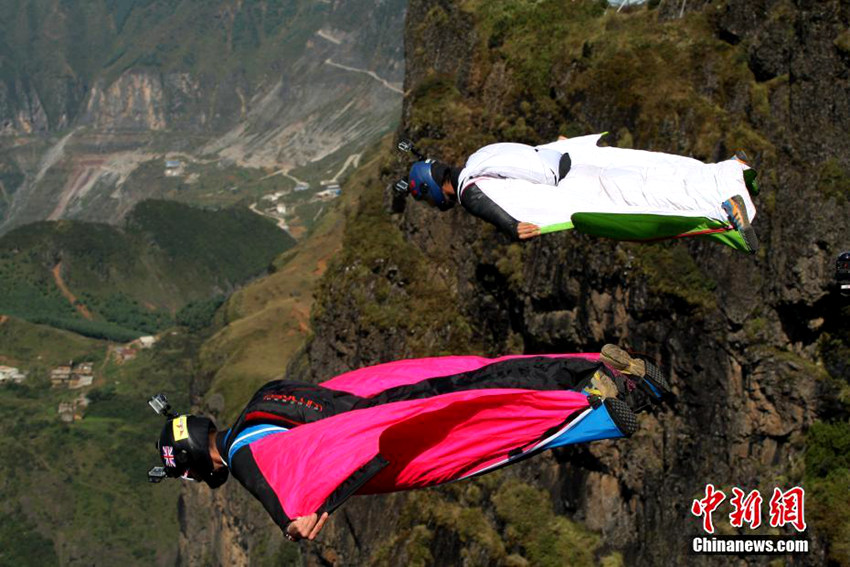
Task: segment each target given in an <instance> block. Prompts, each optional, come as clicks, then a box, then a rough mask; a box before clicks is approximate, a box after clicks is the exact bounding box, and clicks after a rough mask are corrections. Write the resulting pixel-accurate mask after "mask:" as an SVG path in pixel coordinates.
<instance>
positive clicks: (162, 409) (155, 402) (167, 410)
mask: <svg viewBox="0 0 850 567" xmlns="http://www.w3.org/2000/svg"><path fill="white" fill-rule="evenodd" d="M148 405H149V406H150V407H151V408H153V411H155V412H156V413H157V414H158V415H161V416H164V417H165V418H166V419H172V418H174V417H177V414H176V413H173V412H172V411H171V404H169V403H168V398H166V397H165V394H163V393H162V392H160V393H158V394H154V395H153V396H151V399H149V400H148Z"/></svg>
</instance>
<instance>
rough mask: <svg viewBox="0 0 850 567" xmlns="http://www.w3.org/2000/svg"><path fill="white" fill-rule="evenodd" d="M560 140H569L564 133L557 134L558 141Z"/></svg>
mask: <svg viewBox="0 0 850 567" xmlns="http://www.w3.org/2000/svg"><path fill="white" fill-rule="evenodd" d="M561 140H569V138H567V137H566V136H564V135H561V136H558V141H559V142H560V141H561Z"/></svg>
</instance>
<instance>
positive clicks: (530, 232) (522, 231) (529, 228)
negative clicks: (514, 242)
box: [516, 222, 540, 240]
mask: <svg viewBox="0 0 850 567" xmlns="http://www.w3.org/2000/svg"><path fill="white" fill-rule="evenodd" d="M516 232H517V236H519V239H520V240H528V239H529V238H534V237H535V236H540V227H539V226H537V225H536V224H531V223H530V222H521V223H519V224H518V225H517V226H516Z"/></svg>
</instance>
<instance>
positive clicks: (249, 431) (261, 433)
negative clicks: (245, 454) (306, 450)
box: [227, 425, 289, 463]
mask: <svg viewBox="0 0 850 567" xmlns="http://www.w3.org/2000/svg"><path fill="white" fill-rule="evenodd" d="M285 431H289V429H287V428H285V427H278V426H277V425H253V426H251V427H246V428H245V429H243V430H242V431H241V432H240V433H239V435H237V436H236V439H234V440H233V445H231V446H230V449H229V450H228V451H227V462H228V463H229V462H230V461H231V460H232V459H233V455H235V454H236V452H237V451H238V450H239V449H241V448H242V447H245V446H247V445H250V444H251V443H253V442H254V441H259V440H260V439H262V438H263V437H266V436H268V435H274V434H275V433H283V432H285Z"/></svg>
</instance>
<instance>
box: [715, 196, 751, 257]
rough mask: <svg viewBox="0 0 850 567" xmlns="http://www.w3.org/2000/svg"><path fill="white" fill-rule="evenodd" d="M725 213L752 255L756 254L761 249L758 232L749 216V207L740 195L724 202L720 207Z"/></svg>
mask: <svg viewBox="0 0 850 567" xmlns="http://www.w3.org/2000/svg"><path fill="white" fill-rule="evenodd" d="M720 206H721V207H723V211H724V212H725V213H726V214H727V215H728V216H729V222H731V223H732V226H734V227H735V229H736V230H737V231H738V233H739V234H740V235H741V238H743V239H744V245H745V246H746V247H747V251H748V252H749V253H750V254H755V253H756V251H757V250H758V249H759V241H758V238H757V237H756V231H755V230H753V226H752V225H751V224H750V217H749V215H748V214H747V207H746V206H745V205H744V199H743V198H742V197H741V196H740V195H735V196H734V197H732V198H731V199H728V200H726V201H723V204H721V205H720Z"/></svg>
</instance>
